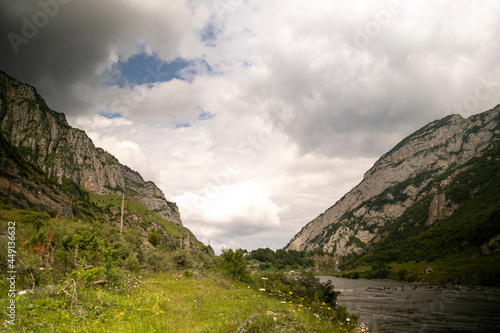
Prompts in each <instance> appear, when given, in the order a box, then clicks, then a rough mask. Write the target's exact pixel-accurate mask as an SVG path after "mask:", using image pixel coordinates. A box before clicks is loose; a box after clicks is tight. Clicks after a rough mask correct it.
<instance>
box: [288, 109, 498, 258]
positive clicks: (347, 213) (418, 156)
mask: <svg viewBox="0 0 500 333" xmlns="http://www.w3.org/2000/svg"><path fill="white" fill-rule="evenodd" d="M499 134H500V105H499V106H497V107H495V108H494V109H492V110H489V111H486V112H483V113H481V114H477V115H474V116H471V117H470V118H468V119H464V118H462V117H461V116H459V115H450V116H448V117H445V118H443V119H441V120H436V121H434V122H431V123H430V124H428V125H426V126H425V127H423V128H422V129H420V130H418V131H416V132H415V133H413V134H412V135H410V136H408V137H407V138H405V139H404V140H403V141H401V142H400V143H399V144H398V145H396V147H394V148H393V149H392V150H390V151H389V152H388V153H386V154H385V155H383V156H382V157H381V158H380V159H379V160H378V161H377V162H376V163H375V164H374V166H373V167H372V168H371V169H370V170H368V172H366V174H365V175H364V178H363V180H362V181H361V183H360V184H359V185H357V186H356V187H354V188H353V189H352V190H351V191H350V192H349V193H347V194H346V195H345V196H344V197H343V198H341V199H340V200H339V201H338V202H337V203H336V204H335V205H334V206H332V207H330V208H329V209H327V210H326V211H325V212H324V213H323V214H321V215H320V216H318V217H317V218H315V219H314V220H313V221H311V222H310V223H308V224H307V225H306V226H305V227H304V228H303V229H302V230H301V231H300V232H299V233H298V234H297V235H295V236H294V237H293V238H292V240H291V241H290V243H289V244H288V245H287V246H286V249H290V250H299V251H304V250H307V251H309V250H314V249H316V248H322V249H323V250H324V251H326V252H331V253H334V254H336V255H338V256H346V255H350V254H356V253H361V252H362V251H364V250H365V249H366V248H369V247H370V246H372V245H373V244H376V243H378V242H380V241H382V240H383V239H384V238H386V237H387V236H388V235H389V234H390V233H391V232H392V233H394V232H402V231H404V228H405V225H404V224H401V225H400V226H399V227H398V228H399V229H398V230H397V231H394V230H391V229H389V228H384V226H387V225H388V224H390V223H391V222H393V221H395V220H396V219H398V218H399V217H401V216H402V215H403V214H404V213H405V212H406V211H407V209H409V208H410V207H412V206H413V205H415V204H416V203H417V202H419V203H423V204H425V206H426V207H427V208H426V216H425V219H424V220H423V221H424V223H422V224H424V225H425V226H426V227H429V228H430V227H432V226H433V225H434V224H436V223H437V222H438V221H439V220H442V219H444V218H446V217H447V216H449V215H450V214H452V213H453V212H454V211H455V210H456V209H457V207H458V205H457V204H456V203H455V202H452V201H451V200H449V198H448V197H447V195H446V193H445V191H444V190H443V188H444V187H445V186H446V185H447V184H449V183H450V182H452V181H453V179H454V177H456V176H457V175H459V174H460V173H461V172H463V171H464V170H465V169H466V167H464V168H461V167H460V166H462V165H465V163H466V162H467V161H470V160H471V159H472V158H474V157H476V156H480V154H481V153H482V152H483V151H484V150H485V149H487V148H488V147H489V146H490V144H491V143H492V142H493V141H495V140H498V137H499ZM451 170H453V172H451ZM445 173H446V174H445ZM444 174H445V175H446V177H445V178H443V179H442V180H440V181H439V183H434V181H435V180H436V177H438V176H440V175H444ZM429 186H430V187H431V188H430V189H429Z"/></svg>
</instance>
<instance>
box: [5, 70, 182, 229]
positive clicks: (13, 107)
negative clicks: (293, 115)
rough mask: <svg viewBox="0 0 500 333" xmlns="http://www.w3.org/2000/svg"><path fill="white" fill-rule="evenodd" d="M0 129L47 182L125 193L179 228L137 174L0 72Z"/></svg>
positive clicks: (171, 208) (176, 217)
mask: <svg viewBox="0 0 500 333" xmlns="http://www.w3.org/2000/svg"><path fill="white" fill-rule="evenodd" d="M0 130H1V134H2V136H3V137H4V138H5V140H7V142H9V143H10V144H11V145H12V146H14V147H16V150H17V152H18V153H19V155H20V156H21V157H22V158H23V159H24V160H25V161H28V162H30V163H32V164H34V165H35V166H37V167H38V168H40V169H41V170H43V171H44V172H45V173H46V174H47V177H48V178H49V179H53V180H54V181H56V182H58V183H60V184H61V183H63V180H64V179H65V178H67V179H70V180H72V181H73V182H75V183H76V184H78V185H81V186H82V187H83V188H85V189H86V190H88V191H89V192H92V193H95V194H99V195H105V194H109V193H118V192H121V191H125V193H126V195H130V196H132V197H134V198H135V199H137V200H138V201H140V202H141V203H143V204H144V205H145V206H146V207H147V208H149V209H151V210H152V211H154V212H156V213H157V214H158V215H160V216H161V217H163V218H165V219H166V220H168V221H171V222H173V223H175V224H178V225H182V221H181V217H180V214H179V209H178V208H177V205H176V204H175V203H172V202H169V201H167V200H166V199H165V197H164V195H163V193H162V191H161V190H160V189H159V188H158V187H157V186H156V185H155V184H154V183H153V182H150V181H148V182H146V181H144V179H143V178H142V177H141V176H140V175H139V173H137V172H135V171H133V170H131V169H130V168H128V167H127V166H125V165H123V164H120V163H119V162H118V160H117V159H116V158H115V157H114V156H112V155H111V154H109V153H107V152H105V151H104V150H103V149H101V148H97V147H95V146H94V144H93V143H92V140H90V138H89V137H88V136H87V135H86V134H85V132H84V131H82V130H79V129H76V128H73V127H71V126H69V125H68V123H67V121H66V117H65V116H64V114H62V113H58V112H55V111H52V110H50V109H49V107H48V106H47V105H46V103H45V101H44V100H43V99H42V98H41V97H40V95H38V93H37V92H36V90H35V88H33V87H31V86H29V85H26V84H23V83H21V82H20V81H18V80H16V79H14V78H12V77H10V76H8V75H7V74H5V73H3V72H0Z"/></svg>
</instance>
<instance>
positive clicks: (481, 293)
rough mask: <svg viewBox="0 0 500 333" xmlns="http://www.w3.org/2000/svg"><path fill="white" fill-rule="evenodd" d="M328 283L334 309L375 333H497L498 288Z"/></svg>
mask: <svg viewBox="0 0 500 333" xmlns="http://www.w3.org/2000/svg"><path fill="white" fill-rule="evenodd" d="M320 280H321V281H322V282H325V281H327V280H331V281H332V283H333V285H334V286H335V290H337V291H340V292H341V294H340V295H339V297H338V299H337V303H338V304H340V305H343V306H345V307H346V308H347V309H348V311H349V312H350V313H353V314H356V315H357V316H358V317H359V318H360V320H361V321H362V322H364V323H365V324H367V325H368V326H369V327H370V328H371V329H373V327H374V326H375V325H377V327H378V329H379V332H405V333H406V332H408V333H411V332H500V288H493V287H470V286H454V285H438V284H420V283H408V282H399V281H392V280H366V279H357V280H351V279H343V278H337V277H331V276H320Z"/></svg>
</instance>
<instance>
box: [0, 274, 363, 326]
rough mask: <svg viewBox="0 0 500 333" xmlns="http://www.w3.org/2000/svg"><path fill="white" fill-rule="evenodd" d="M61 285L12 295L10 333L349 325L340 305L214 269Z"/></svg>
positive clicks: (1, 302) (352, 321)
mask: <svg viewBox="0 0 500 333" xmlns="http://www.w3.org/2000/svg"><path fill="white" fill-rule="evenodd" d="M62 287H64V285H59V286H57V288H45V289H39V290H36V291H35V292H33V293H28V294H26V295H21V296H17V297H16V303H17V311H18V312H17V318H18V319H17V321H16V330H15V331H23V330H24V331H27V332H30V331H31V332H175V333H177V332H236V331H242V330H243V329H245V330H246V331H247V332H346V331H352V330H353V327H354V326H355V318H352V317H349V316H348V314H346V313H345V309H343V308H334V307H333V306H327V305H322V304H321V303H320V305H319V306H318V307H316V308H310V307H309V306H306V304H307V303H304V301H303V300H302V297H296V296H294V294H293V292H287V294H286V295H285V294H284V292H281V293H280V295H281V296H279V297H277V296H273V297H269V296H268V295H267V294H266V293H264V292H259V291H258V289H256V288H255V287H250V286H249V285H245V284H241V283H236V282H231V281H228V280H225V279H222V278H220V277H217V275H215V274H209V275H205V276H199V275H195V276H193V277H186V276H184V275H179V274H173V273H156V274H148V275H145V276H140V275H132V274H129V275H127V276H126V277H125V278H124V279H123V282H122V283H120V284H117V285H116V286H113V287H108V286H88V287H87V286H83V285H81V284H80V283H79V282H78V283H77V287H76V291H75V289H73V284H71V281H70V285H69V287H68V288H67V289H66V292H60V288H62ZM2 292H3V290H2ZM325 304H326V303H325ZM0 306H2V307H4V308H5V307H6V306H7V299H5V298H3V299H1V300H0ZM348 319H349V320H348ZM3 331H4V332H9V331H11V330H10V329H9V326H5V325H4V326H3Z"/></svg>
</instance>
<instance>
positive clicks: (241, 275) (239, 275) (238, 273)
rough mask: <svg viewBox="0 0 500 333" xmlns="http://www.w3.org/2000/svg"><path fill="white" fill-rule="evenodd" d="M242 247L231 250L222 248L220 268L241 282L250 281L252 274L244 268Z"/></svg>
mask: <svg viewBox="0 0 500 333" xmlns="http://www.w3.org/2000/svg"><path fill="white" fill-rule="evenodd" d="M243 254H244V252H243V250H242V249H237V250H236V251H233V250H232V249H223V250H222V254H221V256H220V258H221V266H222V269H223V270H224V271H225V272H226V273H228V274H229V275H231V276H232V277H233V278H235V279H237V280H240V281H242V282H251V281H252V276H251V275H250V272H248V271H247V269H246V260H245V257H244V255H243Z"/></svg>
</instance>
